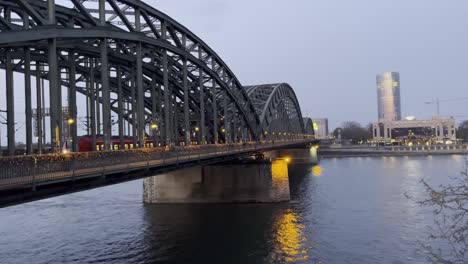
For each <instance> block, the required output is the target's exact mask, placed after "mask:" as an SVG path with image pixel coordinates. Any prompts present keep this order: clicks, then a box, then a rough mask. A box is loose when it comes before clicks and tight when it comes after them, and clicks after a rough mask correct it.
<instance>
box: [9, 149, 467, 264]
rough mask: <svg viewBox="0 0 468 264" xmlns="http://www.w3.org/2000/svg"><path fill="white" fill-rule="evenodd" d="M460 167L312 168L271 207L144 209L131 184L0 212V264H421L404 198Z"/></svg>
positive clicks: (434, 161)
mask: <svg viewBox="0 0 468 264" xmlns="http://www.w3.org/2000/svg"><path fill="white" fill-rule="evenodd" d="M464 163H465V161H464V157H463V156H443V157H442V156H440V157H436V156H434V157H411V158H408V157H401V158H347V159H330V160H322V161H321V164H320V167H314V168H313V169H312V168H309V169H308V170H307V169H304V168H291V169H290V178H291V196H292V199H293V200H292V201H291V202H290V203H285V204H276V205H146V204H143V203H142V182H141V181H135V182H130V183H126V184H120V185H116V186H111V187H107V188H101V189H96V190H92V191H87V192H81V193H77V194H72V195H67V196H62V197H57V198H53V199H48V200H43V201H39V202H35V203H29V204H24V205H20V206H16V207H10V208H5V209H0V263H63V262H65V263H316V262H320V263H426V259H425V254H424V252H422V251H421V250H420V246H419V244H418V243H417V242H418V241H424V240H425V239H426V237H427V234H428V233H427V228H428V227H429V226H430V225H432V224H433V222H432V217H431V214H430V213H429V211H428V209H422V208H420V207H418V206H417V205H415V204H414V202H412V201H409V200H408V199H406V198H405V196H404V194H405V192H407V193H408V194H410V195H413V196H415V197H416V198H418V197H422V196H423V195H424V191H423V188H422V186H421V185H420V184H419V183H418V182H419V180H420V179H421V178H425V179H427V180H429V181H431V182H433V183H435V184H439V183H443V182H446V181H447V178H448V177H449V176H455V175H456V174H457V173H458V172H459V171H461V170H462V169H463V168H464Z"/></svg>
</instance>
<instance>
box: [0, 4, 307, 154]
mask: <svg viewBox="0 0 468 264" xmlns="http://www.w3.org/2000/svg"><path fill="white" fill-rule="evenodd" d="M64 1H65V0H62V1H61V3H62V2H64ZM65 2H66V3H67V4H66V6H60V5H57V3H56V2H55V0H0V63H1V64H0V67H1V68H3V69H5V72H6V98H7V100H6V101H7V109H6V110H7V123H8V124H7V128H8V129H7V130H8V148H9V153H10V154H12V153H14V145H15V120H14V113H13V112H14V94H15V85H14V78H13V72H22V73H23V75H24V79H25V86H24V89H25V94H26V98H25V106H26V108H25V109H26V111H25V112H26V141H27V142H26V143H27V149H28V153H32V133H33V127H32V120H33V118H35V119H37V120H39V122H38V127H37V130H36V132H37V134H38V146H39V148H41V145H42V144H43V143H44V142H43V141H44V140H45V139H42V135H43V134H44V132H45V130H46V127H45V126H44V125H42V126H41V125H40V124H41V123H42V122H40V121H41V120H42V121H43V120H44V116H45V114H48V115H50V125H49V127H50V128H49V132H50V133H49V135H50V142H51V146H52V148H56V149H57V148H60V146H61V145H62V144H63V142H64V141H65V140H66V137H67V136H66V135H65V134H66V133H65V132H64V130H65V129H66V128H67V126H66V123H65V124H64V122H63V120H64V119H65V117H64V116H63V112H62V110H61V109H62V100H61V98H62V93H63V95H65V94H66V97H67V98H68V117H66V118H67V119H68V120H69V121H70V123H69V126H68V128H69V130H70V131H69V135H70V136H71V138H72V141H73V142H74V144H73V147H74V148H76V142H77V122H76V119H77V114H78V110H79V109H78V108H77V93H80V94H82V95H84V96H85V97H86V102H87V107H86V117H87V125H88V128H87V129H88V133H89V134H91V135H92V138H93V141H94V142H96V138H97V134H102V135H103V138H104V144H103V145H104V149H111V148H112V147H113V146H111V135H112V126H113V123H112V120H111V112H112V111H113V112H115V113H117V114H118V121H117V122H116V123H118V133H117V134H118V136H119V137H120V146H119V147H120V148H123V147H124V146H123V141H124V135H130V134H131V135H132V136H133V141H134V145H138V146H139V147H143V146H144V142H145V139H146V138H147V136H148V135H149V134H152V137H153V140H154V142H155V143H157V142H159V143H161V144H162V145H167V144H173V143H176V144H178V143H179V142H180V141H181V139H182V140H183V141H184V143H185V144H189V143H190V142H191V141H193V140H196V141H197V142H198V143H217V142H237V141H240V140H246V139H247V138H250V139H254V140H258V139H260V137H261V135H262V134H264V131H267V130H265V129H264V125H263V124H262V123H261V122H263V121H261V120H263V119H262V118H264V117H261V116H259V115H257V107H256V105H255V104H254V103H253V102H252V101H251V99H249V96H248V94H247V90H245V89H244V88H243V87H242V85H241V84H240V82H239V81H238V79H237V78H236V77H235V75H234V74H233V73H232V71H231V70H230V69H229V68H228V66H227V65H226V64H225V63H224V62H223V61H222V59H221V58H220V57H219V56H218V55H217V54H216V53H215V52H214V51H213V50H212V49H211V48H210V47H209V46H208V45H206V44H205V43H204V42H203V41H202V40H201V39H200V38H198V37H197V36H196V35H194V34H193V33H192V32H191V31H190V30H188V29H187V28H185V27H184V26H182V25H180V24H179V23H178V22H176V21H174V20H173V19H171V18H170V17H168V16H167V15H165V14H163V13H161V12H160V11H158V10H156V9H154V8H152V7H150V6H149V5H147V4H145V3H143V2H142V1H139V0H93V1H86V0H85V1H83V0H70V1H65ZM64 4H65V3H64ZM33 79H34V80H35V82H34V83H36V85H35V88H36V89H35V90H36V91H35V92H34V91H33V90H32V85H31V83H33ZM43 80H47V82H44V81H43ZM62 87H66V88H67V89H62ZM44 88H46V89H45V92H46V93H47V94H48V95H49V96H48V97H49V98H48V100H49V104H48V105H47V104H45V100H41V98H42V97H43V96H44ZM289 89H290V87H289ZM290 90H291V92H292V89H290ZM32 94H35V96H34V98H35V100H36V102H35V104H33V102H32V98H33V96H32ZM63 97H64V96H63ZM294 98H295V96H294ZM268 102H269V103H272V104H271V107H270V106H268V107H267V108H268V109H269V110H270V111H272V112H268V114H273V115H274V114H275V113H276V115H277V116H281V115H284V114H285V113H284V109H280V110H278V109H274V105H275V103H276V101H275V100H269V101H268ZM294 103H295V104H296V105H295V107H296V108H295V113H296V115H297V118H298V120H301V114H300V109H299V108H298V105H297V100H295V101H294ZM276 105H277V106H278V104H276ZM46 106H48V109H50V110H49V111H50V113H45V112H44V111H45V110H46V108H45V107H46ZM279 106H281V107H284V106H286V104H279ZM32 108H37V109H38V111H37V112H34V113H33V112H32V111H31V109H32ZM285 109H286V108H285ZM286 110H287V111H289V108H287V109H286ZM287 113H288V114H289V113H290V112H287ZM293 115H294V114H293ZM268 118H271V117H270V116H268ZM275 118H277V117H275ZM268 120H269V121H268V122H271V121H270V119H268ZM275 120H276V119H275ZM282 120H285V119H284V118H283V119H282ZM289 120H292V119H289ZM101 123H102V129H101ZM293 123H294V122H293ZM293 123H291V125H288V127H289V128H288V129H289V130H288V131H294V132H295V133H303V132H304V130H303V125H301V124H299V123H298V122H296V123H295V124H293ZM268 124H269V126H268V128H269V129H270V128H271V127H272V124H273V123H271V124H270V123H268ZM126 128H127V129H126ZM281 129H283V130H284V127H281ZM283 130H282V131H283ZM94 145H95V144H93V146H94Z"/></svg>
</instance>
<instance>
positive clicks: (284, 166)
mask: <svg viewBox="0 0 468 264" xmlns="http://www.w3.org/2000/svg"><path fill="white" fill-rule="evenodd" d="M271 175H272V178H273V182H275V180H287V179H288V162H287V161H286V160H284V159H278V160H275V161H273V162H272V163H271Z"/></svg>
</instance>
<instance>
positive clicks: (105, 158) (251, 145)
mask: <svg viewBox="0 0 468 264" xmlns="http://www.w3.org/2000/svg"><path fill="white" fill-rule="evenodd" d="M306 141H307V140H304V139H291V140H280V141H268V142H267V141H264V142H245V143H237V144H223V145H191V146H187V147H173V148H144V149H133V150H118V151H107V152H84V153H65V154H63V153H62V154H48V155H33V156H17V157H4V158H1V159H0V190H6V189H11V188H16V187H25V186H26V187H32V188H33V189H35V188H36V186H39V185H41V184H50V183H54V182H62V181H70V180H72V181H73V180H76V179H82V178H86V177H96V176H100V175H102V176H104V175H106V174H109V173H116V172H126V171H131V170H136V169H142V168H152V167H157V166H167V165H174V164H175V165H177V164H180V163H184V162H192V161H196V160H202V159H210V158H213V157H217V156H226V155H232V154H236V153H245V152H249V151H252V152H254V151H257V150H264V149H268V148H274V147H280V146H282V145H291V144H294V143H298V142H306Z"/></svg>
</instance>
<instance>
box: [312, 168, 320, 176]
mask: <svg viewBox="0 0 468 264" xmlns="http://www.w3.org/2000/svg"><path fill="white" fill-rule="evenodd" d="M312 175H314V176H315V177H320V176H322V167H320V165H315V166H313V167H312Z"/></svg>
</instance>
